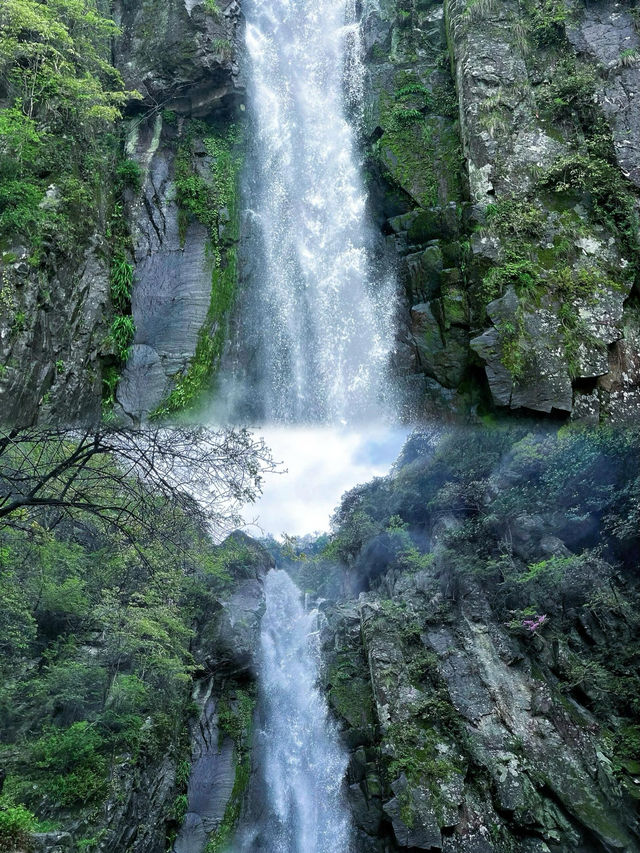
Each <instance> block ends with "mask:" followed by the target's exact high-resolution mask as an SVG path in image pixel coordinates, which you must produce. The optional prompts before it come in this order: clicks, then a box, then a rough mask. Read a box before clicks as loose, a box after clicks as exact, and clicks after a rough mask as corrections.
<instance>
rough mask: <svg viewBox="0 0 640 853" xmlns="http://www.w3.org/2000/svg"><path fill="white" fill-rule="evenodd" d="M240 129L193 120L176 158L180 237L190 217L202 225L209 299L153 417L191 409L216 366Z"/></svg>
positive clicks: (234, 227) (231, 290)
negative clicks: (203, 162) (204, 161)
mask: <svg viewBox="0 0 640 853" xmlns="http://www.w3.org/2000/svg"><path fill="white" fill-rule="evenodd" d="M196 135H199V136H201V137H202V138H203V140H204V146H205V148H206V151H207V154H208V156H209V157H210V158H211V169H210V175H209V176H208V177H207V179H206V180H205V179H204V178H203V177H202V176H201V174H200V173H198V172H197V171H196V170H195V166H194V163H193V156H192V151H191V146H192V143H193V139H194V138H195V136H196ZM241 146H242V139H241V134H240V130H239V129H238V128H237V127H235V126H232V127H230V128H227V129H225V131H224V133H219V132H213V131H212V129H211V128H209V127H207V126H206V125H203V124H202V123H199V122H193V123H192V124H191V126H190V129H189V131H188V133H187V135H186V137H185V139H184V140H183V141H182V142H181V144H180V147H179V149H178V154H177V157H176V167H175V168H176V177H175V181H176V193H177V202H178V205H179V207H180V215H179V227H180V234H181V239H182V240H184V238H185V235H186V229H187V226H188V224H189V222H190V221H191V220H192V219H196V220H197V221H199V222H201V223H202V224H203V225H205V226H206V227H207V230H208V232H209V246H210V253H211V262H212V274H211V301H210V303H209V310H208V312H207V317H206V319H205V322H204V324H203V326H202V328H201V329H200V332H199V334H198V341H197V345H196V351H195V355H194V357H193V359H192V361H191V363H190V364H189V366H188V368H187V369H186V371H185V373H184V374H183V375H181V376H179V377H177V382H176V386H175V388H174V389H173V391H172V392H171V393H170V395H169V397H168V398H167V399H166V400H165V402H164V403H163V404H161V405H160V406H159V408H158V409H157V411H156V412H155V415H154V417H157V418H160V417H166V416H167V415H171V414H175V413H177V412H185V411H190V410H193V409H195V408H197V406H198V404H199V401H200V399H201V396H202V393H203V392H204V391H206V390H207V389H208V388H209V386H210V384H211V381H212V378H213V376H214V375H215V372H216V370H217V367H218V364H219V362H220V358H221V356H222V351H223V348H224V344H225V341H226V337H227V321H228V318H229V313H230V311H231V308H232V306H233V302H234V299H235V292H236V283H237V241H238V228H239V223H238V212H239V211H238V199H237V193H238V188H237V181H238V175H239V171H240V166H241V162H242V155H241Z"/></svg>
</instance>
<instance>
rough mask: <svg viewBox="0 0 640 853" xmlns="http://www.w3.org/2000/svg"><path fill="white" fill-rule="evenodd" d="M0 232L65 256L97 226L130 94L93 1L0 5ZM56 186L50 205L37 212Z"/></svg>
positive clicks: (108, 26)
mask: <svg viewBox="0 0 640 853" xmlns="http://www.w3.org/2000/svg"><path fill="white" fill-rule="evenodd" d="M0 33H1V36H0V80H1V81H2V84H3V88H4V90H5V91H6V93H7V100H8V103H9V104H11V106H10V107H8V108H5V109H3V110H0V131H2V133H0V137H1V138H2V143H0V234H2V235H11V234H14V233H20V234H22V235H23V236H26V237H28V238H29V239H30V240H31V241H32V243H33V245H36V246H37V245H38V244H39V243H40V241H41V240H42V238H43V236H44V234H45V233H47V234H48V235H50V237H51V238H52V239H54V240H55V241H56V242H57V244H58V247H59V248H60V249H61V250H62V251H65V252H72V251H73V250H74V248H75V241H77V240H78V239H81V238H82V237H83V235H84V234H85V233H86V231H87V229H88V227H89V225H90V223H92V222H93V221H95V212H96V210H95V209H96V204H95V200H96V198H98V193H99V188H100V184H101V181H102V175H103V173H104V172H105V171H108V169H109V165H110V159H111V152H113V151H114V146H113V138H111V137H109V134H108V133H105V131H108V129H109V127H110V125H111V123H112V122H113V121H114V120H115V119H116V118H117V117H118V116H119V115H120V108H121V106H122V105H123V103H124V101H125V99H126V97H127V94H126V93H125V92H124V88H123V84H122V80H121V78H120V76H119V74H118V72H117V71H116V70H115V68H114V67H113V66H112V65H111V62H110V44H111V39H112V37H113V36H114V35H115V34H116V33H117V28H116V26H115V24H114V23H113V21H112V20H110V19H109V18H105V17H103V16H102V15H101V14H100V12H99V11H98V7H97V5H96V4H95V3H93V2H87V3H79V2H76V0H52V2H46V3H45V2H41V0H6V2H4V3H3V4H2V7H0ZM52 181H53V182H54V183H55V185H56V187H57V188H58V191H59V196H58V199H57V200H56V201H54V202H53V203H51V204H48V205H44V206H41V205H40V202H41V201H42V198H43V195H44V191H45V188H46V187H47V186H48V185H49V184H51V183H52Z"/></svg>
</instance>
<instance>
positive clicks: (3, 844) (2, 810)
mask: <svg viewBox="0 0 640 853" xmlns="http://www.w3.org/2000/svg"><path fill="white" fill-rule="evenodd" d="M35 828H36V819H35V816H34V815H33V813H32V812H30V811H29V809H27V808H26V807H25V806H23V805H20V804H18V805H14V804H13V803H11V802H10V801H8V800H7V799H6V798H4V797H0V850H4V851H7V853H8V851H11V850H19V849H21V848H25V847H27V845H28V843H29V834H30V833H31V832H33V831H34V829H35Z"/></svg>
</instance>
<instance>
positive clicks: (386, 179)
mask: <svg viewBox="0 0 640 853" xmlns="http://www.w3.org/2000/svg"><path fill="white" fill-rule="evenodd" d="M363 22H364V23H363V30H364V33H365V44H366V49H367V68H368V78H367V79H368V99H367V103H366V108H365V122H364V133H365V136H366V138H367V139H368V141H369V147H368V151H369V157H370V163H371V166H372V179H371V185H372V199H373V204H374V208H375V212H376V214H377V216H378V217H379V220H380V222H381V224H382V228H383V229H384V230H385V231H386V232H387V233H388V234H389V235H390V236H389V238H388V239H389V243H390V244H391V245H392V246H393V248H395V250H396V251H397V253H398V255H399V256H400V260H399V268H400V272H401V277H402V280H403V283H404V292H405V294H406V303H405V313H404V317H405V318H406V316H407V310H408V313H409V315H410V319H408V322H407V320H405V321H404V322H405V329H406V331H405V332H404V334H403V335H402V353H403V355H402V358H401V363H400V369H401V370H404V371H417V372H418V373H422V374H424V375H425V376H426V377H427V380H426V388H427V399H429V398H430V397H431V398H432V399H433V400H434V403H435V406H436V408H437V409H439V410H440V411H442V408H443V398H447V399H448V405H449V406H450V407H453V408H458V407H462V408H465V409H466V408H468V407H469V405H473V404H474V403H477V402H482V393H483V389H484V388H487V389H488V392H489V394H490V401H491V404H493V405H494V406H497V407H507V408H510V409H529V410H533V411H539V412H551V411H555V412H557V413H565V414H566V413H569V412H572V413H574V415H575V416H576V417H579V418H587V419H589V420H592V421H597V420H598V419H603V418H609V419H613V420H618V419H619V420H624V419H628V418H629V417H630V416H631V415H632V413H633V411H634V410H635V406H636V403H637V381H638V375H637V365H636V359H635V356H634V352H635V343H636V341H637V331H636V325H637V321H636V319H635V316H636V311H635V307H634V306H635V304H636V296H637V294H636V290H635V288H636V287H637V276H638V267H637V257H638V233H639V226H638V216H637V210H638V195H637V174H636V172H637V146H636V142H635V130H634V129H633V128H634V127H635V126H636V125H637V123H638V120H637V119H638V117H637V115H636V114H635V111H637V109H638V107H637V103H636V102H637V98H634V97H633V95H632V93H633V92H634V91H636V89H637V83H638V81H637V75H638V64H637V62H638V60H637V42H638V38H639V37H638V34H637V30H636V26H637V24H634V19H633V17H632V13H631V10H630V9H627V8H625V7H621V6H619V4H618V5H614V4H607V3H599V4H595V5H594V6H591V5H590V6H589V7H588V9H585V8H584V7H583V6H582V4H579V3H574V4H566V5H565V4H563V3H550V4H549V3H548V4H541V3H535V2H528V3H525V4H515V3H514V4H509V3H500V4H491V3H482V2H479V0H478V2H472V3H463V2H457V0H451V2H447V3H445V4H441V3H426V4H425V3H405V4H402V3H399V4H380V5H371V4H370V5H367V4H365V6H364V11H363ZM449 67H450V68H451V73H452V75H453V78H454V80H455V89H456V93H457V97H456V96H454V95H453V92H452V90H451V79H450V76H449ZM480 371H482V373H483V374H484V376H485V377H486V378H484V379H483V377H482V375H481V373H480ZM434 380H435V381H434ZM470 388H471V389H472V390H469V389H470ZM443 389H449V390H448V391H446V390H445V391H443ZM432 405H433V403H432ZM445 405H446V404H445Z"/></svg>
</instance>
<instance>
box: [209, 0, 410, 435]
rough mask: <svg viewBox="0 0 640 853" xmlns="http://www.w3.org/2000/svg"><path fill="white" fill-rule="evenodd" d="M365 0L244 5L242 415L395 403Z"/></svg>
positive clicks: (329, 415) (339, 415)
mask: <svg viewBox="0 0 640 853" xmlns="http://www.w3.org/2000/svg"><path fill="white" fill-rule="evenodd" d="M354 5H355V4H354V2H353V0H250V2H248V3H246V4H243V11H244V12H245V15H246V49H247V63H248V78H249V85H248V93H247V95H248V110H249V115H250V120H251V122H252V125H251V126H250V137H251V139H252V143H253V148H252V150H251V151H250V152H249V156H248V163H247V171H248V186H247V190H246V205H247V206H248V208H249V210H248V211H247V212H246V218H245V229H244V230H245V232H246V233H248V234H249V235H250V236H249V243H248V245H247V246H245V254H246V263H245V264H244V275H245V277H246V278H247V279H248V281H247V282H246V284H245V285H244V287H243V289H244V290H245V296H244V301H243V304H242V305H241V307H240V310H239V312H238V315H239V318H240V320H239V329H238V330H237V337H236V341H235V348H236V351H237V352H238V353H240V360H244V362H245V368H246V370H245V374H244V375H242V370H241V369H238V367H237V366H236V369H235V375H234V376H233V377H232V379H231V381H230V382H229V381H228V377H227V382H226V383H225V382H223V392H222V396H223V397H225V396H226V397H230V396H231V397H233V395H234V393H235V394H236V396H237V397H239V399H238V400H236V402H235V409H236V411H235V412H234V413H233V415H232V417H235V418H236V419H238V418H240V419H242V418H243V417H244V418H246V417H247V416H248V417H249V418H250V419H252V420H254V422H255V421H258V422H260V421H261V422H265V421H266V422H267V423H272V422H274V421H277V422H285V423H305V422H306V423H309V422H311V423H319V422H325V423H327V422H328V423H344V422H352V421H363V420H368V419H370V418H371V417H372V416H374V415H375V416H376V417H379V416H380V414H381V413H382V411H384V409H385V407H387V408H391V407H392V404H391V403H390V401H389V396H390V394H391V391H390V387H391V384H392V383H390V382H388V381H387V368H388V363H389V357H390V352H391V350H392V347H393V340H394V331H393V326H394V315H395V301H396V300H395V285H394V282H393V279H392V278H391V277H390V276H387V275H385V274H383V273H380V271H377V272H376V270H375V269H374V267H375V264H374V261H373V252H372V232H371V229H370V227H369V225H368V222H367V216H366V193H365V190H364V186H363V181H362V177H361V164H360V162H359V156H358V153H357V146H356V138H355V136H356V135H355V132H354V128H353V126H352V124H353V123H354V122H356V121H357V113H358V109H359V106H360V104H361V99H360V96H361V89H362V73H363V70H362V64H361V61H360V42H359V28H358V24H357V23H356V21H355V10H354ZM347 110H348V111H349V113H350V116H351V121H350V120H349V118H348V117H347V114H346V113H347ZM247 351H249V352H250V353H251V355H250V356H249V357H248V356H247ZM230 360H231V362H233V361H234V356H233V354H231V356H230ZM247 361H249V364H246V362H247ZM225 385H226V387H225ZM229 386H231V387H229ZM234 389H235V390H234ZM233 407H234V404H233V403H232V404H231V408H232V409H233Z"/></svg>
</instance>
